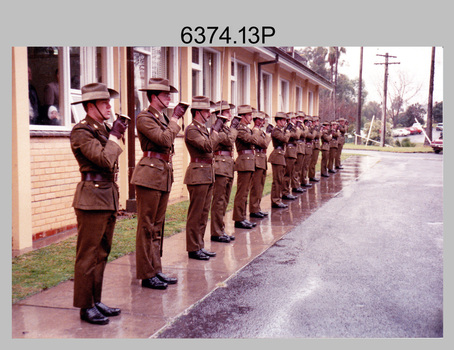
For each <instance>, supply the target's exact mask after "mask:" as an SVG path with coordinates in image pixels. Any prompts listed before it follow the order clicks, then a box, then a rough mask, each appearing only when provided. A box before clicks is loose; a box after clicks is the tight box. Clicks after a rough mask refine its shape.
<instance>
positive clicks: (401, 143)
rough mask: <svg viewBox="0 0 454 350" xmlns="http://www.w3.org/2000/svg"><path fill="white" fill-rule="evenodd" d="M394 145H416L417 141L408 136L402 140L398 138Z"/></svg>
mask: <svg viewBox="0 0 454 350" xmlns="http://www.w3.org/2000/svg"><path fill="white" fill-rule="evenodd" d="M394 145H395V146H397V147H416V143H413V142H411V141H410V139H409V138H408V137H406V138H404V139H402V141H401V142H399V140H396V142H395V143H394Z"/></svg>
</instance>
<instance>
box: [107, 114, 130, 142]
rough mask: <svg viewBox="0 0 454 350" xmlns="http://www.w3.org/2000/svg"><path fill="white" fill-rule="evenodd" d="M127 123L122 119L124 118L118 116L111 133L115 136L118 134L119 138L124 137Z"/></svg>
mask: <svg viewBox="0 0 454 350" xmlns="http://www.w3.org/2000/svg"><path fill="white" fill-rule="evenodd" d="M126 128H127V125H126V123H125V122H124V121H123V120H122V118H117V119H116V120H115V121H114V122H113V125H112V129H111V130H110V133H111V134H112V135H114V136H116V137H117V138H118V139H123V135H124V133H125V131H126Z"/></svg>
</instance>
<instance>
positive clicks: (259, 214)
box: [249, 211, 265, 219]
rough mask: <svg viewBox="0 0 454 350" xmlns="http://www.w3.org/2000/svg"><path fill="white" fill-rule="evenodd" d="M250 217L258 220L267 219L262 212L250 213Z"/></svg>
mask: <svg viewBox="0 0 454 350" xmlns="http://www.w3.org/2000/svg"><path fill="white" fill-rule="evenodd" d="M249 216H250V217H251V218H257V219H263V218H264V217H265V215H263V214H262V213H261V212H259V211H258V212H257V213H250V214H249Z"/></svg>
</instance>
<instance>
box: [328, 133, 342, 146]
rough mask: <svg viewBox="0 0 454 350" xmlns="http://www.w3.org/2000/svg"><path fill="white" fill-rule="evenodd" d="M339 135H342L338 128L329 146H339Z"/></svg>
mask: <svg viewBox="0 0 454 350" xmlns="http://www.w3.org/2000/svg"><path fill="white" fill-rule="evenodd" d="M339 135H340V131H339V130H336V132H333V134H332V136H333V138H332V139H331V141H330V142H329V147H330V148H338V146H339V142H338V140H337V138H338V137H339Z"/></svg>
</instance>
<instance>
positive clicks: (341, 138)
mask: <svg viewBox="0 0 454 350" xmlns="http://www.w3.org/2000/svg"><path fill="white" fill-rule="evenodd" d="M338 130H339V137H338V138H337V141H338V142H339V146H340V145H343V144H344V143H345V133H346V132H347V126H346V125H344V126H342V125H339V129H338Z"/></svg>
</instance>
